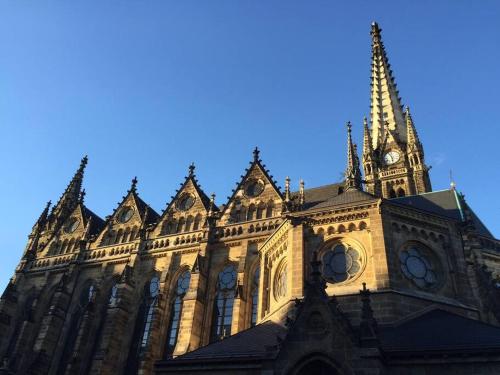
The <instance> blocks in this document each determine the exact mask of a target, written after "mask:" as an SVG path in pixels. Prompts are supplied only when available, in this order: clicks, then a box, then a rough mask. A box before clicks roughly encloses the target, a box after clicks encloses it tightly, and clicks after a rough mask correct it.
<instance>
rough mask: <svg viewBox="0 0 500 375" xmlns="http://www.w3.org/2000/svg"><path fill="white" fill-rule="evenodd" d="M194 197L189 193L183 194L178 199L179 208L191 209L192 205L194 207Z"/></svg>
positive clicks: (183, 209)
mask: <svg viewBox="0 0 500 375" xmlns="http://www.w3.org/2000/svg"><path fill="white" fill-rule="evenodd" d="M194 199H195V198H194V196H192V195H191V194H189V193H184V194H182V195H181V197H180V198H179V200H178V201H177V208H178V209H179V210H181V211H187V210H189V209H190V208H191V207H193V204H194Z"/></svg>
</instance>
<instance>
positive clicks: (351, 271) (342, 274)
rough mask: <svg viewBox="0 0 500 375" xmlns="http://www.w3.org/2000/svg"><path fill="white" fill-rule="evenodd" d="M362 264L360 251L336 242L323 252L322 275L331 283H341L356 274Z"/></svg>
mask: <svg viewBox="0 0 500 375" xmlns="http://www.w3.org/2000/svg"><path fill="white" fill-rule="evenodd" d="M362 264H363V262H362V256H361V253H360V251H358V250H357V249H355V248H353V247H351V246H350V245H347V244H343V243H340V244H339V243H337V244H335V245H333V246H332V247H331V248H330V249H328V250H327V251H326V252H325V253H324V254H323V276H324V278H325V279H326V280H327V281H329V282H331V283H341V282H344V281H347V280H350V279H352V278H353V277H354V276H356V275H357V274H358V273H359V271H360V270H361V266H362Z"/></svg>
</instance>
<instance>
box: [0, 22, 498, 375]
mask: <svg viewBox="0 0 500 375" xmlns="http://www.w3.org/2000/svg"><path fill="white" fill-rule="evenodd" d="M371 37H372V65H371V70H372V74H371V81H372V82H371V114H370V119H369V120H368V119H365V120H364V124H363V134H364V137H363V147H362V150H361V151H362V152H361V155H360V156H358V150H357V147H356V144H354V143H353V141H352V139H351V132H352V126H351V124H350V123H348V125H347V162H346V164H347V167H346V172H345V179H344V181H342V182H339V183H333V184H331V185H326V186H321V187H313V188H306V187H305V186H304V182H303V181H300V182H299V184H298V185H299V188H298V191H292V188H291V181H290V180H289V179H288V178H287V179H286V181H285V185H284V186H285V187H284V189H281V188H279V187H278V185H277V182H276V181H274V180H273V178H272V176H271V175H270V172H269V170H267V169H266V166H265V165H264V164H263V162H262V160H261V156H260V152H259V150H258V149H255V150H254V152H253V157H252V159H251V161H250V165H249V166H248V168H247V169H246V171H245V173H244V175H243V176H242V177H241V180H240V181H239V182H238V184H237V186H236V188H235V189H234V190H233V194H232V196H231V197H229V198H228V201H227V202H226V203H225V204H223V205H217V204H216V200H215V195H213V194H212V195H211V196H208V195H207V194H206V193H205V192H204V191H203V190H202V188H201V186H200V184H199V182H198V180H197V179H196V175H195V167H194V165H192V166H190V167H189V170H188V175H187V176H186V177H185V179H184V182H183V183H182V185H181V187H180V189H179V190H178V191H177V192H176V194H175V196H174V197H173V198H172V200H171V202H170V203H169V204H168V206H167V207H166V208H165V209H164V210H163V211H162V212H161V213H157V212H156V211H155V210H154V209H153V208H152V207H150V206H149V205H148V204H147V203H145V202H144V201H143V200H142V199H141V198H140V197H139V193H138V187H137V179H135V178H134V180H132V184H131V186H130V188H129V190H128V191H127V193H126V195H125V196H124V197H123V199H122V201H121V203H120V204H119V205H118V207H117V208H116V209H115V210H114V212H113V213H112V214H111V215H109V216H107V217H106V218H105V219H101V218H100V217H99V216H98V215H96V214H95V213H93V212H92V211H91V210H90V209H89V208H87V207H86V205H85V202H84V196H85V193H84V190H83V189H82V184H83V176H84V170H85V167H86V164H87V158H86V157H85V158H84V159H82V162H81V165H80V167H79V168H78V170H77V172H76V174H75V175H74V177H73V178H72V180H71V181H70V183H69V185H68V186H67V188H66V190H65V191H64V193H63V195H62V196H61V198H60V199H59V201H58V202H57V203H56V204H55V205H54V206H53V207H52V208H51V207H50V203H49V204H47V206H46V207H45V209H44V210H43V212H42V214H41V215H40V217H39V219H38V220H37V221H36V223H35V225H34V226H33V229H32V232H31V234H30V235H29V237H28V243H27V246H26V249H25V251H24V253H23V254H22V258H21V261H20V263H19V265H18V267H17V268H16V270H15V272H14V275H13V277H12V279H11V281H10V283H9V285H8V286H7V288H6V290H5V291H4V293H3V295H2V297H1V300H0V329H1V332H2V334H1V335H0V358H1V359H2V362H1V364H0V373H1V374H153V373H157V374H167V373H169V374H170V373H181V374H196V373H210V374H307V373H309V374H438V373H439V374H452V373H453V374H498V373H500V328H499V322H500V241H499V240H497V239H495V238H494V237H493V235H492V234H491V233H490V232H489V231H488V229H487V228H486V227H485V226H484V224H483V223H482V222H481V221H480V220H479V218H478V217H477V216H476V215H475V213H474V212H473V210H472V209H471V208H470V207H469V205H468V204H467V202H466V201H465V198H464V196H463V195H461V194H460V193H458V192H457V191H456V189H455V188H454V187H453V186H452V187H451V188H450V189H449V190H442V191H432V188H431V181H430V178H429V167H428V166H427V164H426V163H425V157H424V148H423V145H422V143H421V142H420V139H419V137H418V134H417V131H416V127H415V124H414V122H413V119H412V116H411V114H410V110H409V109H408V107H406V108H405V109H403V107H402V105H401V100H400V98H399V96H398V92H397V90H396V84H395V81H394V78H393V75H392V71H391V69H390V65H389V62H388V58H387V54H386V51H385V48H384V45H383V43H382V39H381V30H380V28H379V26H378V25H377V24H376V23H374V24H372V29H371ZM362 172H363V173H362Z"/></svg>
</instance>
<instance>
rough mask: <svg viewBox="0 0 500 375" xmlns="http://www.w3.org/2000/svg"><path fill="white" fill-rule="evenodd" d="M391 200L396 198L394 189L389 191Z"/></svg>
mask: <svg viewBox="0 0 500 375" xmlns="http://www.w3.org/2000/svg"><path fill="white" fill-rule="evenodd" d="M389 198H396V192H395V191H394V189H393V188H391V190H389Z"/></svg>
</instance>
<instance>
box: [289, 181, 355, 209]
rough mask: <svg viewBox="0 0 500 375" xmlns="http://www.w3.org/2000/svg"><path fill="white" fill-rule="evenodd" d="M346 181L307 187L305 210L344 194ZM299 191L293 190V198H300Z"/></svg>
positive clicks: (305, 191)
mask: <svg viewBox="0 0 500 375" xmlns="http://www.w3.org/2000/svg"><path fill="white" fill-rule="evenodd" d="M344 189H345V187H344V182H337V183H335V184H330V185H324V186H318V187H315V188H310V189H305V190H304V196H305V203H304V205H303V207H302V209H303V210H308V209H311V208H314V207H316V206H317V205H318V204H320V203H323V202H325V201H327V200H329V199H332V198H334V197H336V196H337V195H339V194H342V192H343V191H344ZM298 197H299V192H298V191H296V192H293V193H292V194H291V198H292V200H295V199H298Z"/></svg>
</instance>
